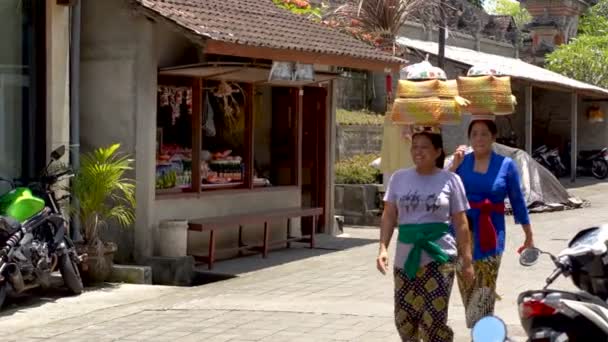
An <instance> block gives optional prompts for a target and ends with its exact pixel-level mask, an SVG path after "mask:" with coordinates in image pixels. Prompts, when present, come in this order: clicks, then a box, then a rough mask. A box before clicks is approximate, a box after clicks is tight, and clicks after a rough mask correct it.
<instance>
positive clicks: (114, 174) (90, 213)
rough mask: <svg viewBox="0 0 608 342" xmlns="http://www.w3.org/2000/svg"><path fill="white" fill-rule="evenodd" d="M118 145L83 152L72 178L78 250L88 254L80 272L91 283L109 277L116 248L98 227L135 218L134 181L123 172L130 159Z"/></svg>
mask: <svg viewBox="0 0 608 342" xmlns="http://www.w3.org/2000/svg"><path fill="white" fill-rule="evenodd" d="M119 149H120V144H114V145H111V146H108V147H101V148H98V149H96V150H94V151H92V152H89V153H86V154H83V155H82V156H81V163H80V169H79V170H78V171H77V173H76V176H75V177H74V179H73V180H72V186H71V191H72V195H73V196H74V197H75V198H76V199H77V203H78V205H77V206H76V208H74V213H75V214H76V215H77V217H78V218H79V220H80V225H81V232H82V236H83V244H81V245H80V246H79V249H80V251H79V252H80V253H86V255H87V258H86V260H87V261H86V262H85V263H83V270H82V271H83V272H82V273H83V278H85V279H86V280H88V281H89V282H92V283H95V282H103V281H105V280H107V279H108V277H109V276H110V273H111V271H112V266H113V256H114V253H115V252H116V249H117V247H116V244H114V243H112V242H105V241H102V239H101V236H100V233H101V231H102V230H103V229H104V228H106V227H107V226H108V224H110V223H116V224H118V225H120V226H121V227H125V228H126V227H130V226H131V224H132V223H133V221H134V218H135V216H134V208H135V181H134V180H133V179H130V178H128V177H127V176H126V173H127V172H129V171H131V170H132V169H133V168H132V166H131V165H132V163H133V160H132V159H130V158H129V156H128V155H124V154H121V153H119Z"/></svg>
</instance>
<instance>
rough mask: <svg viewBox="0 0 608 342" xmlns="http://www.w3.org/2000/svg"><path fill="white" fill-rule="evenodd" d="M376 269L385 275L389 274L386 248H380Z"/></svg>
mask: <svg viewBox="0 0 608 342" xmlns="http://www.w3.org/2000/svg"><path fill="white" fill-rule="evenodd" d="M376 267H377V268H378V271H380V273H382V274H384V275H386V272H388V251H387V250H386V248H385V247H380V251H379V252H378V257H377V258H376Z"/></svg>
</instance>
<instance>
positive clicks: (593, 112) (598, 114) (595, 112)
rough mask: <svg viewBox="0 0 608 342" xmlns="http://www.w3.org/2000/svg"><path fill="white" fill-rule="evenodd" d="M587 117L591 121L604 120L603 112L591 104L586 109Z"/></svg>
mask: <svg viewBox="0 0 608 342" xmlns="http://www.w3.org/2000/svg"><path fill="white" fill-rule="evenodd" d="M587 119H588V120H589V122H591V123H600V122H604V113H603V112H602V110H601V109H600V106H598V105H592V106H590V107H589V108H588V109H587Z"/></svg>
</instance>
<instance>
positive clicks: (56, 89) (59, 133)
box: [46, 2, 70, 162]
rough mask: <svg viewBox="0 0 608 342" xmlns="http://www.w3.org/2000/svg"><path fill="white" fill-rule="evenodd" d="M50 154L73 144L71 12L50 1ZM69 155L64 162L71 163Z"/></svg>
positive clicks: (48, 129)
mask: <svg viewBox="0 0 608 342" xmlns="http://www.w3.org/2000/svg"><path fill="white" fill-rule="evenodd" d="M46 25H47V27H46V35H47V53H46V55H47V68H46V69H47V80H46V82H47V106H46V108H47V144H46V145H47V155H49V154H50V152H51V151H52V150H53V149H55V148H56V147H58V146H61V145H65V146H66V147H68V146H69V143H70V102H69V101H70V91H69V87H70V78H69V75H70V59H69V51H70V10H69V7H68V6H59V5H56V4H55V2H47V18H46ZM68 156H69V154H68V153H66V154H65V157H64V160H65V161H66V162H67V161H68Z"/></svg>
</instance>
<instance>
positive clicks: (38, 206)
mask: <svg viewBox="0 0 608 342" xmlns="http://www.w3.org/2000/svg"><path fill="white" fill-rule="evenodd" d="M64 153H65V148H63V147H62V148H60V149H58V150H55V151H53V153H52V154H51V162H50V163H49V164H48V165H47V167H46V168H45V170H44V172H43V176H42V177H41V178H40V180H38V181H36V182H33V183H29V184H28V187H22V186H20V187H16V186H15V185H14V183H13V182H11V181H8V180H3V181H5V182H9V183H11V184H12V186H13V190H11V191H10V192H8V193H7V194H4V195H2V196H0V214H2V215H3V216H0V246H1V248H0V306H2V303H3V302H4V300H5V298H6V295H7V293H10V292H14V293H22V292H24V291H27V290H30V289H33V288H37V287H41V288H48V287H50V285H51V273H52V272H54V271H56V270H58V271H59V272H60V273H61V275H62V277H63V281H64V284H65V286H66V287H67V288H68V290H69V291H70V292H71V293H73V294H80V293H81V292H82V290H83V285H82V279H81V277H80V273H79V271H78V263H79V262H81V260H80V258H79V257H78V255H77V254H76V249H75V246H74V244H73V243H72V241H71V240H70V238H69V237H68V235H67V220H66V219H65V218H64V217H63V215H62V213H61V209H60V206H59V203H58V199H57V197H56V195H55V191H54V190H53V186H54V185H55V184H56V183H57V182H59V181H60V180H61V179H62V178H63V177H64V176H68V175H69V174H70V173H71V172H70V171H69V170H67V171H63V172H61V173H59V174H55V175H51V174H50V173H49V168H50V166H51V165H52V164H53V163H54V162H56V161H57V160H58V159H59V158H61V156H62V155H63V154H64ZM64 198H65V197H64Z"/></svg>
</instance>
